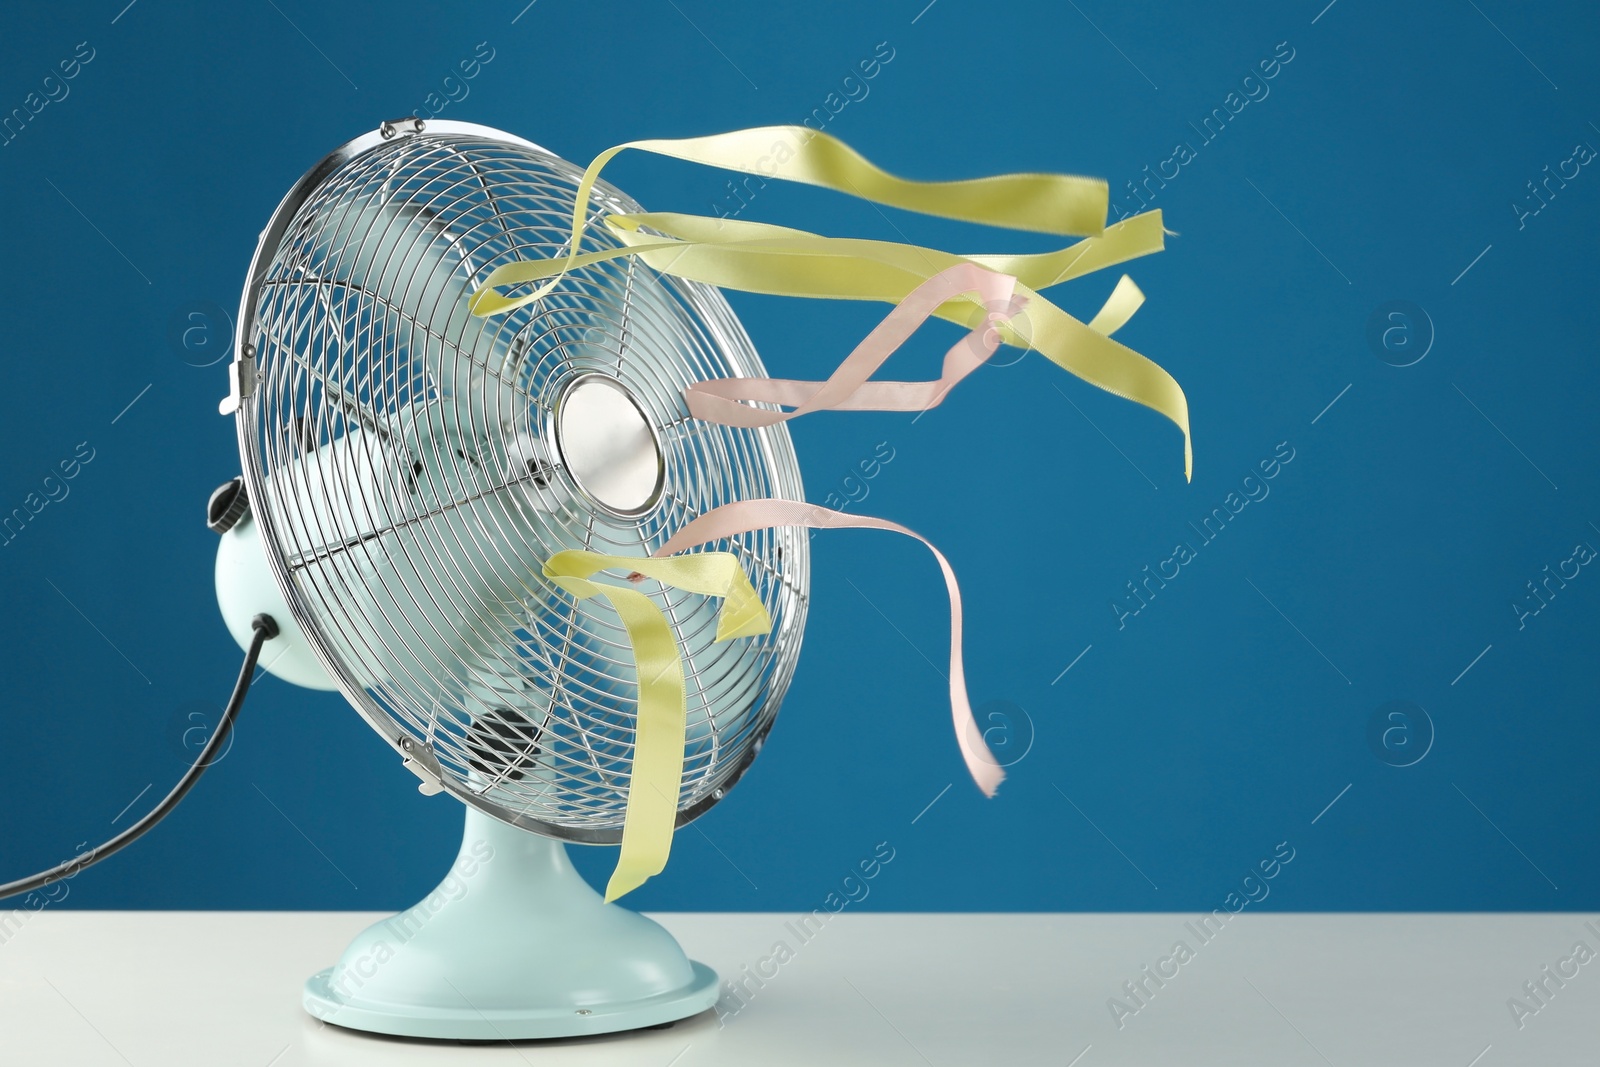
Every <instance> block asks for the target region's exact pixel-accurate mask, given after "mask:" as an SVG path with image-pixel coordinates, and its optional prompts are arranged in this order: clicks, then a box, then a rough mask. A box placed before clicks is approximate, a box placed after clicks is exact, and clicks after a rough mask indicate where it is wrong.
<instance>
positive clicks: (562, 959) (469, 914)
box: [304, 809, 719, 1041]
mask: <svg viewBox="0 0 1600 1067" xmlns="http://www.w3.org/2000/svg"><path fill="white" fill-rule="evenodd" d="M718 984H719V983H718V980H717V975H716V972H715V971H713V970H712V969H711V968H709V967H707V966H705V965H704V964H702V963H696V962H694V961H692V960H690V959H689V958H688V957H687V956H685V955H684V952H683V949H681V948H680V947H679V946H678V943H677V941H675V940H674V939H673V937H672V935H671V934H669V933H667V931H666V930H664V929H662V927H661V926H660V925H659V924H657V923H655V922H653V921H652V920H650V919H647V918H645V917H644V916H642V915H639V914H637V913H635V912H632V911H629V910H628V909H626V908H622V907H619V906H617V905H616V904H607V903H605V901H604V900H603V899H602V898H601V896H600V894H598V893H596V892H595V891H594V890H593V889H592V888H591V887H590V886H589V884H588V883H587V882H585V881H584V880H583V877H582V876H581V875H579V874H578V872H577V871H576V870H575V869H574V868H573V866H572V863H571V861H570V860H568V858H567V852H566V846H565V845H563V844H561V843H560V842H559V841H552V840H550V839H548V838H544V837H539V836H537V835H535V834H531V833H528V832H527V831H525V830H519V829H517V828H516V827H514V826H509V825H507V824H505V823H502V822H500V821H498V820H496V819H493V818H490V817H489V816H487V815H484V814H482V813H481V812H478V811H475V810H472V809H468V811H467V817H466V832H465V834H464V836H463V839H462V843H461V852H460V854H459V855H458V856H457V859H456V862H455V865H454V866H453V867H452V868H451V873H450V874H449V875H448V876H447V877H446V878H445V880H444V881H443V882H442V883H441V884H440V886H439V888H438V889H436V890H435V891H434V892H433V893H431V894H429V895H428V897H426V898H425V899H424V900H423V901H422V902H421V903H420V904H417V905H415V906H414V907H412V908H410V909H408V910H407V911H404V912H402V913H400V914H399V915H397V916H395V917H394V918H392V919H386V920H384V921H383V922H380V923H377V924H375V925H373V926H370V927H368V928H367V929H366V930H364V931H362V932H361V934H360V935H358V936H357V937H356V939H355V940H354V941H352V942H351V943H350V947H349V948H347V949H345V952H344V955H343V956H342V957H341V958H340V960H339V963H338V964H337V965H335V966H333V967H330V968H328V969H327V970H324V971H321V972H319V973H317V974H315V975H313V976H312V977H311V978H310V979H309V980H308V981H307V982H306V985H305V996H304V1004H305V1008H306V1010H307V1011H308V1012H310V1013H311V1014H312V1015H313V1016H315V1017H317V1018H318V1019H322V1020H324V1021H326V1022H330V1023H333V1024H335V1025H336V1026H342V1027H346V1028H349V1029H353V1030H367V1031H371V1032H374V1033H380V1034H391V1035H395V1036H399V1037H421V1038H442V1039H456V1040H469V1041H511V1040H523V1039H530V1038H553V1037H581V1036H585V1035H590V1034H605V1033H612V1032H615V1031H619V1030H635V1029H640V1028H642V1027H648V1026H660V1025H662V1024H664V1023H670V1022H674V1021H676V1020H678V1019H684V1018H688V1017H689V1016H691V1015H696V1014H698V1013H700V1012H702V1011H705V1010H706V1009H708V1008H710V1007H711V1006H712V1005H713V1004H715V1003H716V1001H717V997H718V995H719V990H718Z"/></svg>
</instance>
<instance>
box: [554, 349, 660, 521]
mask: <svg viewBox="0 0 1600 1067" xmlns="http://www.w3.org/2000/svg"><path fill="white" fill-rule="evenodd" d="M554 423H555V434H554V436H555V442H556V450H557V452H558V453H559V455H560V458H561V465H562V466H563V467H565V468H566V471H567V473H568V474H569V475H570V476H571V478H572V481H573V483H574V484H575V485H576V486H577V489H578V491H579V492H581V493H582V494H583V495H584V496H585V497H587V498H589V499H590V500H591V501H593V502H594V503H595V504H597V505H598V506H600V507H602V508H604V509H606V510H607V511H610V512H613V513H615V514H617V515H624V516H629V517H633V516H638V515H642V514H644V513H645V512H647V511H649V510H650V509H651V508H652V507H654V506H655V505H656V502H657V501H659V500H660V499H661V493H662V490H663V488H664V486H665V483H666V464H665V462H664V461H663V460H662V457H661V441H660V439H659V438H658V437H657V436H656V428H655V425H654V423H652V422H651V420H650V417H649V416H648V415H646V414H645V410H644V407H643V405H641V404H640V403H639V401H638V399H637V398H636V397H635V396H634V395H633V393H632V392H631V391H630V390H629V389H628V387H627V386H625V385H623V384H622V383H621V382H620V381H618V380H617V379H615V378H612V377H610V376H609V375H605V374H599V373H593V372H590V373H585V374H580V375H578V376H577V377H575V378H573V379H572V380H571V381H569V382H568V383H567V384H566V385H565V387H563V389H562V391H561V395H560V398H559V399H558V400H557V402H556V407H555V418H554Z"/></svg>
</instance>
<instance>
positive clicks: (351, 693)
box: [240, 133, 808, 842]
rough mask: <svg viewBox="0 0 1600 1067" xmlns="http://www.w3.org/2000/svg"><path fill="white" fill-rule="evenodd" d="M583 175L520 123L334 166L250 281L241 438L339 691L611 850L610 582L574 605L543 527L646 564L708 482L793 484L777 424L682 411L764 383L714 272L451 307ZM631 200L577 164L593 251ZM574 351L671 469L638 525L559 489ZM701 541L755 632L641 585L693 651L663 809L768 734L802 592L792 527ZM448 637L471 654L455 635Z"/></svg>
mask: <svg viewBox="0 0 1600 1067" xmlns="http://www.w3.org/2000/svg"><path fill="white" fill-rule="evenodd" d="M580 176H581V170H580V169H579V168H577V167H575V166H573V165H571V164H569V163H567V162H566V161H564V160H561V159H559V158H558V157H555V156H553V155H550V154H548V153H545V152H543V151H542V150H539V149H536V148H534V147H532V146H529V145H526V144H525V143H515V142H511V141H502V140H498V139H494V138H490V137H484V136H480V135H468V134H435V133H425V134H421V135H417V136H413V137H406V138H403V139H401V140H399V141H396V142H392V143H387V144H379V145H376V146H374V147H371V148H369V149H367V150H366V151H363V152H360V153H357V154H353V155H352V156H351V157H350V158H348V159H345V160H344V161H343V162H341V163H340V164H339V165H337V166H336V167H333V168H332V169H331V170H329V171H328V172H327V173H326V174H324V175H323V177H322V180H321V181H320V182H318V183H317V184H316V185H315V186H314V187H313V188H312V189H311V190H310V192H309V195H308V196H306V198H305V199H304V200H303V201H302V202H301V203H300V204H299V205H298V207H297V208H296V209H295V211H294V214H293V217H292V218H291V219H290V221H289V222H288V225H287V226H286V227H285V228H284V230H283V232H282V235H281V238H280V239H279V241H278V242H277V245H276V248H275V249H272V250H267V249H263V253H267V252H270V261H268V262H266V264H265V266H264V267H263V269H261V270H258V271H253V272H252V277H253V278H255V279H256V280H257V282H256V283H257V290H256V293H255V297H256V306H255V313H254V317H253V321H250V322H249V325H248V329H249V331H250V337H251V342H252V343H253V345H254V347H255V351H256V367H257V370H258V372H259V373H258V381H257V383H256V386H255V390H254V393H253V395H252V396H250V397H248V398H247V399H246V402H245V404H244V405H243V406H242V407H241V410H240V439H241V446H242V450H243V452H244V458H245V467H246V471H247V481H248V482H249V486H250V490H251V493H252V498H253V499H256V500H262V499H265V500H267V502H268V503H267V506H265V507H260V506H258V508H257V509H256V510H257V521H259V522H261V523H262V526H263V542H264V544H266V545H267V549H268V555H269V559H270V560H271V562H272V564H273V568H274V570H275V571H276V572H277V573H278V574H279V577H280V583H281V584H287V586H288V588H287V589H286V593H287V594H288V595H289V597H290V603H291V607H292V610H294V611H295V614H296V616H297V618H298V619H299V620H300V621H301V622H302V624H303V628H304V629H306V630H307V632H308V635H309V636H310V638H311V640H312V643H313V644H314V645H315V646H316V647H317V651H318V654H319V657H320V658H321V659H322V660H323V661H324V664H325V665H326V666H328V667H329V669H330V672H331V673H332V674H333V675H334V677H335V679H336V681H338V682H339V684H340V688H341V689H343V690H344V692H345V694H346V695H347V696H348V697H349V698H350V699H351V700H352V702H353V703H354V704H355V705H356V706H357V708H358V710H360V711H361V712H362V714H363V715H364V716H365V717H366V718H367V719H368V720H369V721H370V722H371V723H372V725H373V726H374V727H375V728H377V729H378V730H379V732H380V733H382V734H383V735H384V736H385V737H386V738H388V739H389V741H390V742H391V744H395V745H397V746H398V745H399V744H400V743H401V741H402V739H403V738H407V737H409V738H410V739H411V740H412V741H413V742H414V743H419V744H423V745H426V746H428V748H429V749H430V750H431V752H432V753H433V755H434V757H435V758H436V759H437V761H438V764H439V768H440V771H441V772H442V778H443V781H444V784H445V785H446V787H447V788H448V789H449V790H450V791H451V792H452V793H454V794H456V795H457V796H459V797H461V798H462V799H463V800H466V801H467V802H468V803H470V804H472V805H473V806H475V807H478V808H480V809H482V810H485V811H487V812H489V813H490V814H492V815H496V816H497V817H499V818H502V819H504V820H506V821H509V822H512V823H515V824H517V825H522V826H525V827H527V828H529V829H534V830H538V831H540V832H543V833H547V834H549V835H551V836H555V837H558V838H563V839H567V840H574V841H586V842H614V841H616V840H619V839H620V832H621V822H622V815H623V811H624V805H625V802H626V796H627V788H628V784H629V780H630V776H629V769H630V767H631V761H632V754H633V724H634V716H635V713H636V707H637V685H636V680H635V675H634V668H633V662H632V654H631V650H630V647H629V645H628V643H627V639H626V632H625V630H624V628H623V627H622V624H621V622H620V620H619V619H618V618H617V616H616V614H615V612H613V611H612V610H611V609H610V607H609V606H608V605H607V604H606V603H605V602H604V601H602V600H600V599H598V598H596V599H590V600H587V601H581V602H580V601H575V600H574V599H573V598H572V597H571V596H570V595H569V594H567V593H565V592H564V591H563V590H560V589H559V588H557V587H555V586H554V585H553V584H551V583H549V582H547V581H546V580H545V579H543V578H542V576H541V575H540V574H539V573H538V568H537V564H538V563H539V562H542V560H543V559H544V558H547V557H548V556H549V555H552V554H553V553H555V552H556V551H559V550H561V549H563V548H591V549H594V550H596V551H604V552H612V553H616V554H623V555H630V554H631V555H640V556H642V555H646V554H648V553H649V552H650V551H651V550H652V549H654V548H656V547H657V546H659V545H660V544H662V543H664V542H665V540H666V539H667V537H669V536H670V535H671V533H672V532H673V531H674V530H676V529H677V528H679V527H681V526H682V525H683V524H684V523H686V522H688V521H689V520H690V519H692V518H694V517H695V516H697V515H700V514H703V513H704V512H706V511H709V510H710V509H712V508H714V507H716V506H719V505H721V504H723V503H727V502H729V501H732V500H739V499H748V498H752V497H760V496H779V497H786V498H789V499H796V500H798V499H803V492H802V488H801V484H800V476H799V470H798V465H797V463H796V461H795V457H794V452H793V447H792V445H791V443H790V440H789V436H788V433H787V431H786V430H785V429H784V428H783V427H781V426H778V427H770V428H761V429H741V428H732V427H723V426H717V425H714V424H708V423H703V422H700V421H699V420H696V419H694V418H692V417H691V416H690V415H689V413H688V411H687V408H686V407H685V405H684V402H683V400H682V395H681V390H682V388H683V387H684V386H686V385H688V384H689V383H690V382H692V381H695V380H701V379H705V378H711V377H723V376H741V377H749V376H759V375H761V374H763V371H762V368H761V366H760V362H759V360H758V358H757V357H756V355H755V353H754V350H753V347H752V346H751V344H750V342H749V339H748V337H747V336H746V335H745V333H744V330H743V328H742V327H741V326H740V325H739V323H738V320H737V319H736V318H735V317H734V316H733V314H732V312H731V310H730V309H729V308H728V306H727V303H726V301H725V300H724V299H723V298H722V296H721V294H720V293H718V292H716V291H715V290H714V289H711V288H709V287H706V286H701V285H697V284H695V283H690V282H684V281H682V280H680V279H676V278H673V277H670V276H663V275H658V274H657V273H656V272H654V271H653V270H651V269H650V268H648V267H647V266H645V265H644V264H642V263H639V262H637V261H636V260H635V259H634V258H633V257H624V258H620V259H616V260H611V261H608V262H606V263H601V264H594V265H591V266H589V267H585V268H583V269H580V270H577V271H573V272H570V273H569V274H568V275H567V276H566V277H564V278H563V279H562V282H561V284H560V286H559V287H558V288H557V289H556V290H555V291H554V292H552V293H550V294H548V295H547V296H546V297H544V298H543V299H541V300H540V301H537V302H535V303H533V304H531V305H529V306H528V307H525V308H523V309H519V310H517V311H514V312H511V313H508V314H506V315H503V316H498V317H494V318H485V319H477V318H472V317H471V316H469V315H467V314H466V313H465V310H464V300H465V294H466V292H468V291H470V289H471V288H472V287H474V285H475V284H476V283H477V282H478V281H481V279H482V278H484V277H486V276H487V274H488V272H489V271H490V270H492V269H493V268H494V267H496V266H498V265H500V264H502V263H506V262H512V261H516V260H520V259H528V258H544V257H549V256H552V255H558V254H564V253H565V252H566V250H567V242H568V238H569V236H570V224H571V210H572V202H573V195H574V191H575V188H576V185H577V182H578V179H579V177H580ZM287 206H288V205H286V207H287ZM280 210H284V209H280ZM639 210H641V209H640V207H639V206H638V205H637V204H636V203H634V202H633V201H631V200H630V199H628V198H627V197H626V196H625V195H623V194H622V193H620V192H619V191H617V190H616V189H614V188H612V187H611V186H609V184H607V183H604V182H600V183H597V185H596V187H595V190H594V199H593V201H592V203H591V208H590V214H589V217H588V219H587V220H586V226H585V231H584V245H583V247H584V249H585V250H588V249H592V248H605V247H615V245H616V244H617V242H616V240H615V238H614V237H612V236H611V235H610V234H609V233H608V232H607V231H606V230H605V229H604V228H603V227H602V226H600V225H599V220H600V218H601V217H602V216H603V215H604V214H610V213H627V212H636V211H639ZM374 223H378V224H381V225H374ZM586 372H598V373H604V374H607V375H609V376H611V377H613V378H615V379H616V380H618V381H621V382H622V383H624V384H625V385H626V386H627V387H628V389H629V390H630V391H631V393H632V394H633V396H634V397H635V398H636V399H637V401H638V402H639V403H640V405H641V407H642V408H643V409H644V410H645V412H646V414H647V416H648V418H649V420H650V421H651V422H652V423H653V425H654V426H655V427H656V430H657V433H658V437H659V442H660V446H661V453H662V460H663V463H664V465H665V488H664V491H663V494H662V496H661V498H660V500H659V502H658V503H657V504H656V505H655V506H654V507H653V508H652V509H651V510H650V511H648V512H647V513H646V514H644V515H642V516H638V517H636V518H630V517H624V516H618V515H615V514H608V513H607V512H605V511H604V510H601V509H596V508H595V507H594V506H593V505H592V504H589V503H588V502H587V501H585V500H583V499H582V498H580V497H579V496H577V495H576V494H575V493H574V492H573V487H572V485H571V484H570V482H569V481H568V480H567V479H566V477H565V475H564V472H563V471H562V469H561V465H560V458H559V455H558V454H557V452H556V450H555V449H554V448H552V447H551V444H550V440H549V438H550V436H551V427H552V426H553V425H554V416H555V410H554V407H555V402H556V399H557V398H558V396H559V392H560V390H561V389H562V388H563V387H564V386H565V384H566V383H567V382H570V381H571V380H572V378H573V377H574V376H576V375H578V374H582V373H586ZM441 420H443V421H442V422H441ZM508 442H514V445H515V447H513V444H512V443H508ZM422 454H425V455H422ZM286 487H287V489H290V490H293V491H286ZM706 547H707V548H710V549H721V550H725V551H732V552H734V553H736V554H737V555H738V557H739V559H740V560H741V562H742V563H743V564H744V565H745V569H746V573H747V574H749V575H750V577H751V580H752V582H753V583H754V584H755V587H756V590H757V592H758V594H759V595H760V596H761V598H762V601H763V603H764V604H765V605H766V606H767V609H768V610H769V612H770V613H771V614H772V617H773V623H774V625H773V629H772V632H771V633H770V634H768V635H766V636H764V637H756V638H745V639H738V640H735V641H731V642H724V643H722V644H715V643H714V642H713V638H714V634H715V608H716V605H715V604H714V603H710V602H708V601H707V600H706V598H703V597H700V596H698V595H697V594H691V593H685V592H682V591H678V590H672V589H669V588H666V587H661V586H658V585H656V583H653V582H648V581H647V582H645V583H642V584H641V585H640V586H638V587H637V588H640V589H641V590H642V591H645V592H646V593H647V594H648V595H650V596H651V597H652V599H654V600H655V601H656V603H657V604H658V605H659V606H660V607H661V608H662V610H663V612H664V613H665V614H666V616H667V618H668V620H669V621H670V622H671V623H672V625H673V626H674V628H675V630H676V631H677V635H678V637H679V640H680V643H681V646H682V648H683V649H684V650H685V683H686V695H687V705H688V743H687V745H686V751H685V765H684V782H683V788H682V791H681V793H680V797H679V823H680V824H682V823H684V822H687V821H689V820H690V819H692V818H694V817H696V816H697V815H699V814H700V813H702V812H703V811H704V810H706V809H707V808H708V807H709V806H710V805H711V804H712V803H714V802H715V801H716V800H718V799H720V798H721V797H722V796H723V795H724V793H725V792H726V790H727V788H729V787H730V786H731V785H732V783H733V782H734V781H736V780H737V778H738V777H739V776H740V775H741V774H742V773H743V772H744V770H745V769H746V768H747V766H748V764H749V762H750V760H751V759H753V757H754V755H755V754H756V752H757V751H758V750H759V748H760V745H761V743H762V741H763V740H764V738H765V736H766V734H767V732H768V731H769V730H770V728H771V726H772V722H773V719H774V717H775V716H776V713H777V709H778V705H779V703H780V701H781V699H782V695H783V693H784V691H785V690H786V688H787V686H788V683H789V680H790V678H791V677H792V674H793V670H794V665H795V661H796V659H797V657H798V650H799V644H800V636H801V633H802V630H803V626H804V615H805V609H806V603H807V592H806V591H807V581H808V552H807V538H806V537H805V536H804V534H802V533H801V532H799V531H797V530H795V529H793V528H779V529H768V530H758V531H753V532H750V533H747V534H741V535H739V536H737V537H734V538H731V539H725V540H724V541H722V542H719V543H713V544H711V545H708V546H706ZM397 573H403V574H404V575H406V576H407V577H408V578H409V580H405V579H397V578H396V577H395V576H396V574H397ZM506 573H510V574H513V575H514V576H515V578H514V583H513V584H511V585H509V586H508V585H507V582H506V580H505V578H504V575H505V574H506ZM285 580H286V582H285ZM508 588H509V589H510V591H511V593H512V595H506V590H507V589H508ZM485 589H492V590H498V595H486V594H485V592H484V590H485ZM375 594H378V595H375ZM359 619H364V620H365V621H364V622H363V623H361V624H354V625H353V622H354V621H355V620H359ZM462 630H470V633H466V634H463V633H462ZM463 642H465V644H466V645H467V646H471V647H472V648H473V649H474V652H473V653H472V654H467V655H459V654H455V653H456V650H458V649H459V648H460V647H462V645H463Z"/></svg>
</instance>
